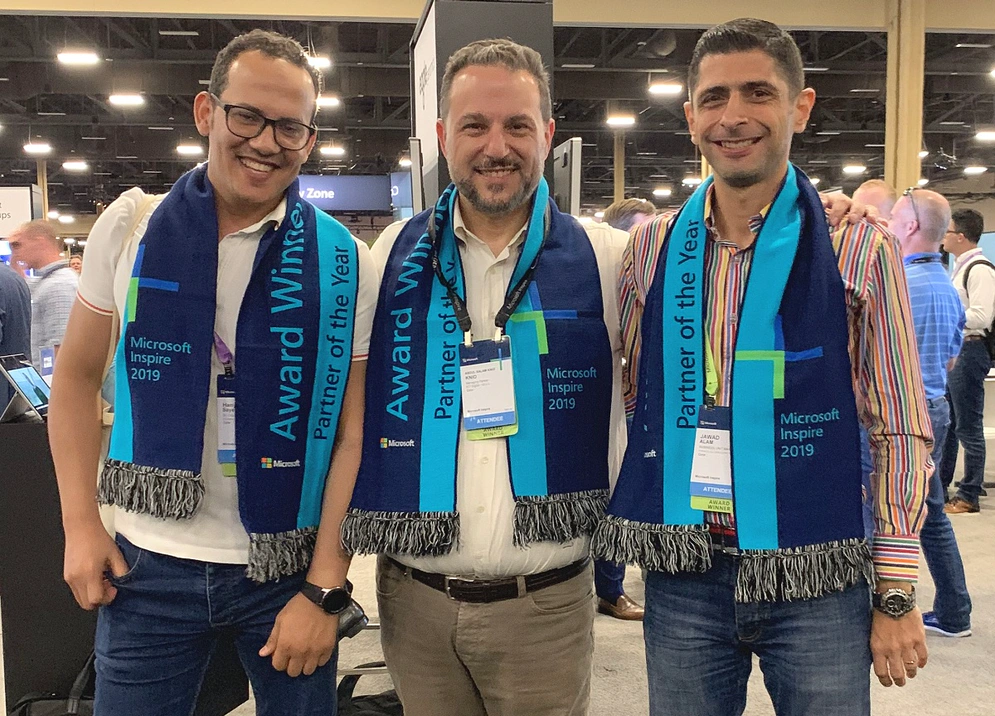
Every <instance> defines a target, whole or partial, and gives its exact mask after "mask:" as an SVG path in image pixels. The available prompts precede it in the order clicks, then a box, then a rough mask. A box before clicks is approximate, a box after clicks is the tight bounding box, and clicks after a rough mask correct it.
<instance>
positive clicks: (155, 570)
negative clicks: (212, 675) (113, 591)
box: [94, 536, 336, 716]
mask: <svg viewBox="0 0 995 716" xmlns="http://www.w3.org/2000/svg"><path fill="white" fill-rule="evenodd" d="M117 541H118V546H119V547H120V548H121V551H122V553H123V554H124V558H125V560H126V561H127V562H128V565H129V566H130V571H129V572H128V573H127V574H125V575H124V576H123V577H121V578H119V579H114V580H113V582H114V585H115V586H116V587H117V589H118V593H117V598H116V599H115V600H114V601H113V602H112V603H111V604H110V605H109V606H106V607H102V608H101V610H100V615H99V617H98V619H97V634H96V650H97V694H96V703H95V704H94V709H95V713H97V714H99V715H100V716H137V715H138V714H141V716H187V715H189V714H191V713H193V710H194V706H195V703H196V700H197V694H198V692H199V691H200V689H201V686H202V685H204V686H206V687H207V688H210V684H206V685H205V684H202V682H203V680H204V672H205V671H206V669H207V665H208V661H209V660H210V658H211V653H212V652H213V650H214V645H215V642H216V640H217V638H218V636H219V634H220V633H221V632H228V633H231V634H233V635H234V637H235V644H236V647H237V649H238V654H239V658H240V659H241V661H242V666H244V667H245V671H246V673H247V674H248V676H249V681H250V682H251V684H252V691H253V694H254V695H255V699H256V713H257V714H259V715H260V716H334V714H335V713H336V698H335V661H336V659H335V657H333V658H332V659H331V661H329V662H328V663H327V664H326V665H325V666H323V667H320V668H319V669H318V670H317V671H315V672H314V674H312V675H311V676H303V675H302V676H299V677H297V678H290V677H289V676H287V674H286V673H284V672H282V671H277V670H276V669H274V668H273V665H272V661H271V659H268V658H267V659H264V658H262V657H260V656H259V650H260V649H261V648H262V647H263V644H265V643H266V640H267V639H268V638H269V634H270V630H271V629H272V628H273V623H274V621H275V620H276V616H277V614H278V613H279V611H280V610H281V609H282V608H283V606H284V605H285V604H286V603H287V602H288V601H290V598H291V597H293V596H294V595H295V594H296V593H297V592H298V591H299V590H300V586H301V583H302V581H303V580H304V574H303V573H302V574H297V575H294V576H293V577H284V578H283V579H280V580H279V581H277V582H267V583H266V584H256V583H255V582H253V581H251V580H250V579H248V578H247V577H246V576H245V566H244V565H237V564H212V563H207V562H197V561H194V560H189V559H178V558H176V557H168V556H166V555H162V554H158V553H156V552H150V551H148V550H143V549H139V548H138V547H135V546H134V545H133V544H131V543H130V542H128V541H127V540H126V539H124V538H123V537H120V536H118V538H117Z"/></svg>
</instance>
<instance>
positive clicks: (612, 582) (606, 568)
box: [594, 559, 625, 604]
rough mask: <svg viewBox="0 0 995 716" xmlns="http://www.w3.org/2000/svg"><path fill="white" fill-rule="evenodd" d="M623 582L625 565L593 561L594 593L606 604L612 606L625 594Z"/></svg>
mask: <svg viewBox="0 0 995 716" xmlns="http://www.w3.org/2000/svg"><path fill="white" fill-rule="evenodd" d="M624 581H625V565H624V564H615V563H614V562H606V561H604V560H603V559H596V560H594V591H596V592H597V593H598V596H599V597H601V598H602V599H604V600H605V601H606V602H611V603H612V604H614V603H615V602H617V601H618V598H619V597H621V596H622V595H623V594H625V589H623V587H622V582H624Z"/></svg>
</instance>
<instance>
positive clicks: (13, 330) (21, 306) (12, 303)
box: [0, 261, 31, 413]
mask: <svg viewBox="0 0 995 716" xmlns="http://www.w3.org/2000/svg"><path fill="white" fill-rule="evenodd" d="M30 353H31V292H30V291H29V290H28V284H27V283H26V282H25V280H24V277H23V276H21V275H20V274H18V273H17V271H15V270H14V269H12V268H11V267H10V266H8V265H7V264H5V263H4V262H2V261H0V356H9V355H18V354H21V355H25V356H27V355H29V354H30ZM13 392H14V389H13V388H12V387H11V386H9V385H7V382H6V381H4V384H3V389H2V390H0V402H2V406H0V413H2V412H3V408H5V407H6V406H7V403H8V402H10V399H11V397H12V396H13Z"/></svg>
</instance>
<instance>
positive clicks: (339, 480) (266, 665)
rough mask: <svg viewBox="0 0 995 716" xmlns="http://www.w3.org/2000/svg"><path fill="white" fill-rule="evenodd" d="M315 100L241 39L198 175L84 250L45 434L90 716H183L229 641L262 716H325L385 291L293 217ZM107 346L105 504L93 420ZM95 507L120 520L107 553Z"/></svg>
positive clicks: (263, 34)
mask: <svg viewBox="0 0 995 716" xmlns="http://www.w3.org/2000/svg"><path fill="white" fill-rule="evenodd" d="M321 86H322V76H321V73H320V72H319V71H317V70H315V69H314V68H313V67H311V65H310V64H309V63H308V57H307V54H306V52H305V50H304V48H303V47H302V46H301V45H300V43H298V42H297V41H295V40H293V39H291V38H289V37H285V36H283V35H279V34H277V33H274V32H268V31H263V30H253V31H252V32H249V33H247V34H244V35H240V36H238V37H236V38H234V39H233V40H232V41H231V42H229V43H228V44H227V45H226V46H225V47H224V48H223V49H222V50H221V51H220V52H219V53H218V55H217V57H216V59H215V62H214V67H213V69H212V71H211V79H210V84H209V85H208V88H207V90H206V91H204V92H201V93H199V94H198V95H197V96H196V97H195V98H194V100H193V120H194V123H195V125H196V127H197V131H198V133H199V134H200V135H201V136H203V137H206V138H207V143H208V157H209V159H208V161H207V163H206V164H204V165H201V166H199V167H197V168H196V169H192V170H191V171H189V172H187V173H186V174H184V175H183V176H182V177H180V178H179V179H178V180H177V182H176V183H175V184H174V185H173V187H172V189H171V190H170V192H169V194H166V195H158V196H150V195H146V194H145V193H144V192H142V191H141V190H140V189H137V188H135V189H129V190H128V191H126V192H125V193H124V194H122V195H121V196H120V197H118V199H116V200H115V201H114V202H113V203H112V204H111V205H110V206H108V207H107V209H106V211H104V212H103V213H102V214H101V215H100V217H99V218H98V219H97V221H96V223H95V224H94V227H93V230H92V231H91V232H90V235H89V238H88V239H87V247H86V251H87V259H86V264H85V266H84V268H83V275H82V278H81V281H80V286H79V295H78V300H77V302H76V305H75V306H74V307H73V313H72V317H71V319H70V322H69V328H68V330H67V332H66V340H65V343H64V344H63V348H62V350H63V354H64V355H63V358H60V360H59V361H58V363H57V366H56V370H55V376H54V385H53V387H52V401H51V408H50V412H49V426H50V429H49V436H50V442H51V445H52V456H53V458H54V461H55V471H56V477H57V478H58V481H59V495H60V499H61V504H62V521H63V527H64V530H65V533H66V551H65V567H64V570H65V580H66V582H67V583H68V584H69V586H70V588H71V589H72V590H73V594H74V596H75V597H76V600H77V602H78V603H79V604H80V606H81V607H83V608H85V609H94V608H96V607H100V614H99V616H98V618H97V632H96V637H95V642H96V643H95V650H96V671H97V679H96V697H95V698H96V700H95V704H94V709H95V712H96V713H99V714H102V716H137V715H138V714H141V715H142V716H177V715H178V714H190V713H193V711H194V705H195V702H196V700H197V696H198V693H199V692H200V691H201V689H202V687H204V688H209V685H203V684H202V682H203V678H204V672H205V670H206V669H207V666H208V662H209V660H210V658H211V653H212V651H213V650H214V647H215V644H216V643H217V641H218V640H219V639H220V638H221V637H222V635H223V634H229V635H231V636H232V637H233V638H234V641H235V646H236V648H237V650H238V654H239V658H240V661H241V663H242V665H243V667H244V668H245V671H246V673H247V674H248V677H249V681H250V683H251V685H252V691H253V694H254V695H255V699H256V711H257V713H258V714H260V715H261V716H262V715H265V716H333V715H334V714H335V712H336V702H337V700H336V695H335V663H336V659H335V646H336V641H337V631H338V626H339V614H340V613H341V611H342V610H343V609H345V608H346V607H347V606H348V605H349V601H350V597H349V591H350V589H349V585H348V582H347V581H346V572H347V571H348V568H349V562H350V558H349V556H348V555H347V554H345V553H344V552H343V550H342V547H341V542H340V540H339V536H338V534H339V525H340V523H341V520H342V516H343V514H345V511H346V508H347V507H348V504H349V499H350V496H351V494H352V486H353V483H354V480H355V477H356V472H357V470H358V469H359V460H360V455H361V452H362V420H363V386H364V383H365V370H366V351H367V347H368V342H369V336H370V326H371V324H372V320H373V313H374V311H375V306H376V285H377V270H376V268H375V267H374V265H373V263H372V260H371V259H370V255H369V249H368V248H367V246H366V245H365V244H364V243H362V242H361V241H359V240H358V239H356V238H355V237H353V236H352V235H350V234H349V232H348V231H347V230H346V229H345V227H343V226H342V225H341V224H339V223H338V222H336V221H335V220H334V219H332V218H331V217H329V216H328V215H327V214H324V213H323V212H321V211H319V210H317V209H316V208H315V207H314V206H312V205H311V204H309V203H307V202H306V201H304V200H303V199H301V198H300V191H299V188H300V183H299V181H298V174H299V172H300V169H301V166H302V165H303V164H304V162H305V161H307V158H308V156H309V154H310V152H311V150H312V148H313V147H314V143H315V137H316V131H317V130H316V127H315V119H316V113H317V106H318V98H319V96H320V93H321ZM119 266H120V270H119ZM236 329H237V330H236ZM118 332H120V339H119V340H115V338H114V337H115V335H117V334H118ZM112 346H117V352H116V362H115V370H116V376H115V377H116V380H115V390H116V400H115V405H114V408H115V417H114V427H113V431H112V433H111V438H110V450H109V453H108V456H107V459H106V460H105V461H104V462H103V471H102V473H101V476H100V483H99V487H98V485H97V484H96V481H95V480H94V479H93V476H94V473H95V472H96V470H97V467H98V464H99V463H100V422H99V420H98V419H97V412H96V411H95V409H94V408H95V406H96V404H97V394H98V392H99V390H100V384H101V379H102V377H103V376H102V374H103V369H104V364H105V360H106V357H107V353H108V349H109V348H111V347H112ZM98 504H105V505H114V506H115V511H114V526H115V529H116V530H117V536H116V539H115V538H111V537H110V536H109V535H108V534H107V532H106V531H105V530H104V527H103V525H102V524H101V521H100V516H99V514H98Z"/></svg>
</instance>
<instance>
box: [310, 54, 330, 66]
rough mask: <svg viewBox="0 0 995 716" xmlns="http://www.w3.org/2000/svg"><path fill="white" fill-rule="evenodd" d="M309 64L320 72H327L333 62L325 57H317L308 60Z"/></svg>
mask: <svg viewBox="0 0 995 716" xmlns="http://www.w3.org/2000/svg"><path fill="white" fill-rule="evenodd" d="M307 63H308V64H309V65H311V66H312V67H314V68H315V69H318V70H327V69H328V68H329V67H331V66H332V60H331V59H330V58H328V57H325V56H324V55H315V56H313V57H308V58H307Z"/></svg>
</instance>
